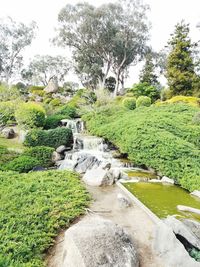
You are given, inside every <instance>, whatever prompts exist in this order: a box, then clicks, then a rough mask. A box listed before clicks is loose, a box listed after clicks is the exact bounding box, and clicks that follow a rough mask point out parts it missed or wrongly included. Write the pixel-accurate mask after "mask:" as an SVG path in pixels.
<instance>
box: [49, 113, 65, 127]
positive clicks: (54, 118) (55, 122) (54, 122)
mask: <svg viewBox="0 0 200 267" xmlns="http://www.w3.org/2000/svg"><path fill="white" fill-rule="evenodd" d="M62 119H67V117H66V116H65V115H61V114H55V115H50V116H47V118H46V119H45V124H44V129H45V130H49V129H55V128H57V127H58V126H60V124H61V122H60V121H61V120H62Z"/></svg>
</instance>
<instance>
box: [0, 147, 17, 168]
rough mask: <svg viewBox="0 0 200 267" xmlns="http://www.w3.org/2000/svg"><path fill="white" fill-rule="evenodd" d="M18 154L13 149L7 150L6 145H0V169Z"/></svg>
mask: <svg viewBox="0 0 200 267" xmlns="http://www.w3.org/2000/svg"><path fill="white" fill-rule="evenodd" d="M18 156H19V154H18V153H16V152H14V151H9V150H8V149H7V148H6V147H4V146H0V170H2V168H3V167H4V165H5V164H6V163H8V162H10V161H12V160H13V159H15V158H16V157H18Z"/></svg>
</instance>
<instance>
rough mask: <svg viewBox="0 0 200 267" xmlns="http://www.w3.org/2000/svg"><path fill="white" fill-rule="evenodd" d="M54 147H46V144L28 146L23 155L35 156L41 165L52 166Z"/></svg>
mask: <svg viewBox="0 0 200 267" xmlns="http://www.w3.org/2000/svg"><path fill="white" fill-rule="evenodd" d="M53 151H54V148H52V147H46V146H36V147H31V148H28V149H27V150H26V151H25V152H24V153H23V156H28V157H32V158H35V159H36V160H37V161H38V162H39V165H40V166H42V167H50V166H52V153H53Z"/></svg>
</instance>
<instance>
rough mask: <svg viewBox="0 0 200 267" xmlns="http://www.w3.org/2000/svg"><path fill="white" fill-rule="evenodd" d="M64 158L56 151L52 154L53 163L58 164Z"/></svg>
mask: <svg viewBox="0 0 200 267" xmlns="http://www.w3.org/2000/svg"><path fill="white" fill-rule="evenodd" d="M63 159H64V156H63V155H61V154H59V153H58V152H56V151H54V152H53V154H52V161H53V162H54V163H56V162H57V161H60V160H63Z"/></svg>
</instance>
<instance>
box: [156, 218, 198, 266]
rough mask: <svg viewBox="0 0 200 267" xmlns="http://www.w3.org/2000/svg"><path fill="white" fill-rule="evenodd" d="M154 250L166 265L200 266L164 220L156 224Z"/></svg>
mask: <svg viewBox="0 0 200 267" xmlns="http://www.w3.org/2000/svg"><path fill="white" fill-rule="evenodd" d="M154 250H155V252H156V254H157V255H158V256H159V257H160V258H161V259H162V260H163V261H164V264H163V265H164V266H166V267H200V263H198V262H196V261H195V260H194V259H193V258H191V257H190V256H189V254H188V252H187V251H186V249H185V248H184V246H183V245H182V244H181V242H180V241H179V240H178V239H177V238H176V236H175V234H174V232H173V230H172V229H171V227H170V226H168V225H166V224H165V223H164V222H160V223H159V224H157V226H156V229H155V236H154Z"/></svg>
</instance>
